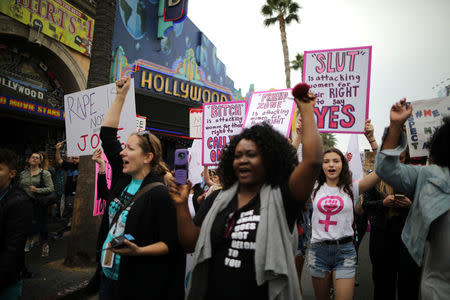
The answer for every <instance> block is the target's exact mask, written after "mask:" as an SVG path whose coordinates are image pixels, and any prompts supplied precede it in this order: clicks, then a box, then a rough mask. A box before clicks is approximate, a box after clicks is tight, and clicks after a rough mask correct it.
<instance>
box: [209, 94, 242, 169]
mask: <svg viewBox="0 0 450 300" xmlns="http://www.w3.org/2000/svg"><path fill="white" fill-rule="evenodd" d="M244 117H245V101H233V102H226V103H210V104H203V139H202V164H203V165H204V166H211V165H217V164H219V160H220V155H221V154H222V151H223V149H224V148H225V146H226V145H227V144H228V143H229V142H230V139H231V138H232V137H233V136H235V135H237V134H239V133H240V132H241V131H242V124H243V121H244Z"/></svg>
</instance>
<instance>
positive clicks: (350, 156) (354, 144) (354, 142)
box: [346, 134, 364, 199]
mask: <svg viewBox="0 0 450 300" xmlns="http://www.w3.org/2000/svg"><path fill="white" fill-rule="evenodd" d="M346 157H347V161H348V167H349V168H350V171H352V178H353V181H355V180H361V179H362V178H363V177H364V173H363V166H362V162H361V155H360V154H359V143H358V135H356V134H352V135H351V136H350V140H349V141H348V146H347V153H346ZM355 199H356V197H355Z"/></svg>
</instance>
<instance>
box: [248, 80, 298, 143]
mask: <svg viewBox="0 0 450 300" xmlns="http://www.w3.org/2000/svg"><path fill="white" fill-rule="evenodd" d="M291 91H292V89H285V90H274V91H266V92H255V93H252V96H251V98H250V101H249V104H248V112H247V115H246V116H245V121H244V128H248V127H252V126H253V125H255V124H258V123H262V122H267V123H269V124H270V125H272V127H273V128H274V129H275V130H277V131H278V132H280V133H281V134H282V135H284V136H285V137H286V138H288V137H289V133H290V128H291V124H292V118H293V117H294V109H295V106H296V104H295V101H294V97H293V96H292V93H291Z"/></svg>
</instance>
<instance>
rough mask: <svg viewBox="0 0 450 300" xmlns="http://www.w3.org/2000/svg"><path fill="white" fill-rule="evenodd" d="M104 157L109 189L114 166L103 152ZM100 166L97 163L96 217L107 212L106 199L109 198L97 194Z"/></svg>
mask: <svg viewBox="0 0 450 300" xmlns="http://www.w3.org/2000/svg"><path fill="white" fill-rule="evenodd" d="M102 157H103V159H104V160H105V167H106V172H105V174H106V185H107V186H108V189H111V180H112V168H111V165H110V164H109V161H108V159H107V158H106V155H105V153H102ZM99 169H100V168H99V166H98V164H97V163H96V164H95V194H94V213H93V215H94V217H95V216H99V215H103V213H104V212H105V208H106V200H107V199H103V198H100V197H99V196H98V194H97V179H98V171H99Z"/></svg>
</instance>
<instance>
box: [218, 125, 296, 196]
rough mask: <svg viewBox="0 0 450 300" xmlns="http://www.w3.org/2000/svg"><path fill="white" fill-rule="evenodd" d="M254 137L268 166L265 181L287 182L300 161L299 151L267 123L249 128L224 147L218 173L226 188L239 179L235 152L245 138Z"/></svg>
mask: <svg viewBox="0 0 450 300" xmlns="http://www.w3.org/2000/svg"><path fill="white" fill-rule="evenodd" d="M242 139H246V140H251V141H253V142H255V144H256V145H257V146H258V148H259V151H260V152H261V156H262V158H263V163H264V168H265V170H266V179H265V182H266V183H269V184H270V185H271V186H277V185H280V184H282V183H287V182H288V179H289V176H290V175H291V173H292V171H293V170H294V169H295V167H296V166H297V165H298V159H297V152H296V150H295V148H294V147H293V146H292V145H291V144H289V142H288V140H287V139H286V138H285V137H284V136H282V135H281V134H280V133H279V132H277V131H275V130H274V129H273V128H272V126H270V125H269V124H267V123H262V124H257V125H254V126H252V127H250V128H246V129H245V130H244V131H243V132H242V133H241V134H239V135H236V136H234V137H233V138H232V139H231V141H230V144H229V145H228V146H227V147H226V148H225V149H224V151H223V153H222V155H221V157H220V163H219V167H218V169H217V173H218V175H219V178H220V182H221V183H222V186H223V188H224V189H227V188H229V187H231V186H232V185H233V184H234V183H235V182H236V180H237V177H236V175H235V174H234V170H233V161H234V152H235V150H236V146H237V144H238V143H239V142H240V141H241V140H242Z"/></svg>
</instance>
